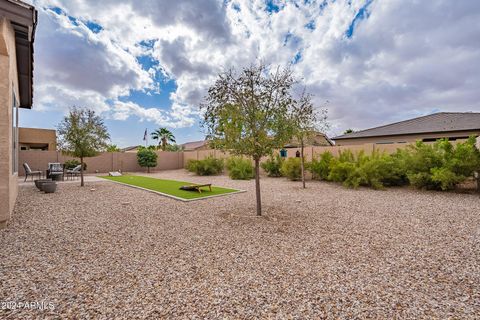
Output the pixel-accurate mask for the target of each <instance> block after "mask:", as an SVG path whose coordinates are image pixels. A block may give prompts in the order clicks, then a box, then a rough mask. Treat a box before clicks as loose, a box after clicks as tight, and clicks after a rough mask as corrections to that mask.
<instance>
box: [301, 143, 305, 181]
mask: <svg viewBox="0 0 480 320" xmlns="http://www.w3.org/2000/svg"><path fill="white" fill-rule="evenodd" d="M303 149H304V145H303V139H301V141H300V167H301V169H302V185H303V189H305V158H304V156H303Z"/></svg>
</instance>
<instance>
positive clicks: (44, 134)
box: [18, 128, 57, 151]
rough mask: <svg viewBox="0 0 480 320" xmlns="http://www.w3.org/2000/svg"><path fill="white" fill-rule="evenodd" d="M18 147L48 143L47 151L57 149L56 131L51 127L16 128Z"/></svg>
mask: <svg viewBox="0 0 480 320" xmlns="http://www.w3.org/2000/svg"><path fill="white" fill-rule="evenodd" d="M18 142H19V145H20V147H23V146H25V147H27V148H29V146H30V145H41V144H46V145H48V151H55V150H57V133H56V131H55V130H53V129H37V128H18Z"/></svg>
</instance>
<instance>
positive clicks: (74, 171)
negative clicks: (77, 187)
mask: <svg viewBox="0 0 480 320" xmlns="http://www.w3.org/2000/svg"><path fill="white" fill-rule="evenodd" d="M81 170H82V165H81V164H79V165H78V166H76V167H75V168H73V169H67V170H66V171H65V173H66V174H67V180H68V177H71V178H72V180H73V178H74V177H78V176H79V175H80V171H81Z"/></svg>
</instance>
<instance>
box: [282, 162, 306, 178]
mask: <svg viewBox="0 0 480 320" xmlns="http://www.w3.org/2000/svg"><path fill="white" fill-rule="evenodd" d="M280 172H281V173H282V175H283V176H284V177H287V178H288V179H290V180H299V179H300V178H301V177H302V168H301V163H300V158H288V159H287V160H285V161H283V163H282V167H281V169H280Z"/></svg>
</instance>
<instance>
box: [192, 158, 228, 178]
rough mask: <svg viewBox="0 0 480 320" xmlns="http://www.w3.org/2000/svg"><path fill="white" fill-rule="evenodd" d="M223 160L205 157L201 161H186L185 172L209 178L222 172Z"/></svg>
mask: <svg viewBox="0 0 480 320" xmlns="http://www.w3.org/2000/svg"><path fill="white" fill-rule="evenodd" d="M223 167H224V164H223V159H216V158H214V157H207V158H205V159H203V160H188V162H187V166H186V168H187V170H188V171H190V172H194V173H196V174H197V175H199V176H211V175H215V174H219V173H221V172H222V171H223Z"/></svg>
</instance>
